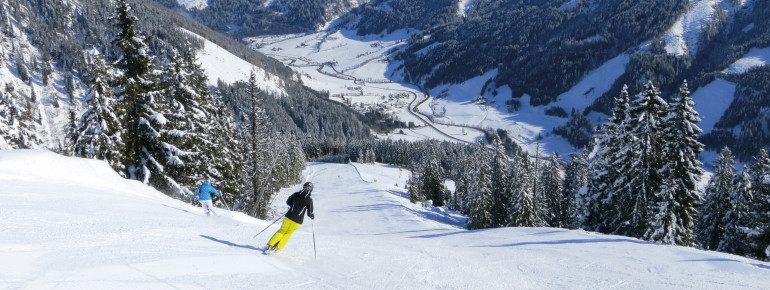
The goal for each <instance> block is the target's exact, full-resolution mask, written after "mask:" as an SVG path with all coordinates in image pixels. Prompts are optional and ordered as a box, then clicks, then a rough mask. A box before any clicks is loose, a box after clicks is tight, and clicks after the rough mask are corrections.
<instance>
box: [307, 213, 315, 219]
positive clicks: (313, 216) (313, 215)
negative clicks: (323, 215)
mask: <svg viewBox="0 0 770 290" xmlns="http://www.w3.org/2000/svg"><path fill="white" fill-rule="evenodd" d="M307 216H309V217H310V219H311V220H314V219H315V214H312V213H311V214H308V215H307Z"/></svg>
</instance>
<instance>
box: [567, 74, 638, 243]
mask: <svg viewBox="0 0 770 290" xmlns="http://www.w3.org/2000/svg"><path fill="white" fill-rule="evenodd" d="M629 106H630V97H629V94H628V87H626V86H623V90H622V91H621V93H620V96H618V97H617V98H615V106H614V108H613V109H612V114H611V116H610V118H609V119H608V122H607V123H605V124H603V125H602V126H601V127H600V128H599V130H598V131H597V133H596V135H595V137H594V138H595V139H594V143H595V144H594V149H593V151H592V153H591V155H590V156H589V157H590V158H591V162H590V168H589V172H590V179H589V181H588V186H587V190H586V191H585V192H584V193H581V194H580V195H579V196H578V199H577V202H578V205H579V206H580V211H581V218H580V219H581V221H582V224H583V227H584V228H585V229H586V230H589V231H598V232H603V233H609V232H611V231H613V230H614V229H615V228H616V226H614V225H613V224H611V218H612V217H614V216H617V215H618V209H617V208H616V207H615V206H614V205H615V203H614V199H615V198H616V197H615V193H616V192H617V187H618V185H619V184H617V183H616V182H615V181H616V180H617V179H618V178H619V174H620V173H619V171H618V167H617V165H618V162H628V161H629V158H630V156H625V155H622V154H618V152H620V151H621V149H622V146H623V144H624V143H627V142H628V141H627V140H626V139H628V138H629V135H628V134H626V130H627V129H626V127H627V126H626V123H627V122H628V118H629ZM617 158H620V159H619V160H618V159H617Z"/></svg>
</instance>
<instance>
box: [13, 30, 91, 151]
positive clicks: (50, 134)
mask: <svg viewBox="0 0 770 290" xmlns="http://www.w3.org/2000/svg"><path fill="white" fill-rule="evenodd" d="M10 23H11V24H12V25H11V30H12V31H13V34H14V35H15V37H0V64H2V65H0V80H2V83H0V85H1V86H2V87H3V90H4V91H5V90H6V89H10V88H12V89H13V91H14V93H15V94H16V95H17V96H19V99H17V100H15V101H16V102H17V104H19V105H21V106H23V107H24V109H25V110H29V111H31V115H32V116H34V118H35V119H36V120H37V121H38V122H39V123H38V124H39V127H38V131H37V133H38V134H37V135H38V138H40V139H41V140H42V142H43V144H44V145H45V146H46V147H48V148H60V147H61V146H63V145H64V144H65V143H66V142H65V138H66V129H67V123H68V121H69V120H68V117H69V115H68V112H69V110H70V109H72V110H74V111H75V112H77V113H82V112H83V111H84V110H85V100H84V95H85V87H84V86H82V85H81V82H80V80H79V79H78V77H77V76H73V79H74V80H73V82H74V85H73V87H72V89H73V93H72V95H73V97H74V98H73V99H72V100H70V99H69V97H68V96H67V92H66V89H65V87H66V85H65V73H64V72H63V71H62V70H61V69H60V68H59V67H56V66H53V67H52V72H51V75H50V80H49V82H48V84H44V83H43V79H42V75H41V74H39V73H37V72H35V71H34V69H33V66H32V65H29V64H33V63H40V64H42V63H43V57H42V54H41V53H40V51H39V50H38V49H37V48H36V47H35V46H34V45H32V44H31V43H30V40H29V36H28V35H27V34H26V33H24V31H23V30H21V29H19V28H18V23H17V22H16V20H15V19H14V18H11V21H10ZM17 63H25V64H27V65H26V66H24V68H25V70H26V75H28V79H29V81H24V80H23V78H22V76H21V74H20V72H19V69H18V68H19V66H18V65H16V64H17ZM5 148H6V147H4V145H3V144H0V149H5Z"/></svg>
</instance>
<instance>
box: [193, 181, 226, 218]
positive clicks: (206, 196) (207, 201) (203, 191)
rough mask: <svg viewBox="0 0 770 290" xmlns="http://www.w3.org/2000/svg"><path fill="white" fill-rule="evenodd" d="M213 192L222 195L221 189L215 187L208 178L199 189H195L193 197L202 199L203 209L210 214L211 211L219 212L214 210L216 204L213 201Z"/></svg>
mask: <svg viewBox="0 0 770 290" xmlns="http://www.w3.org/2000/svg"><path fill="white" fill-rule="evenodd" d="M211 194H214V195H216V196H220V195H221V194H220V193H219V191H217V190H216V189H214V186H212V185H211V183H210V182H209V181H208V180H206V181H205V182H203V184H201V186H198V189H196V190H195V195H193V198H197V199H198V201H200V203H201V206H202V207H203V210H205V211H206V215H210V214H211V213H213V214H215V215H216V214H217V213H215V212H214V205H213V204H212V203H211Z"/></svg>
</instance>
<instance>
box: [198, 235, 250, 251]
mask: <svg viewBox="0 0 770 290" xmlns="http://www.w3.org/2000/svg"><path fill="white" fill-rule="evenodd" d="M201 237H202V238H205V239H208V240H212V241H215V242H217V243H220V244H225V245H228V246H231V247H238V248H244V249H250V250H256V251H261V250H262V249H259V248H256V247H254V246H249V245H239V244H236V243H233V242H228V241H225V240H220V239H217V238H214V237H209V236H207V235H201Z"/></svg>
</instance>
